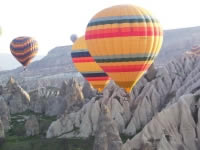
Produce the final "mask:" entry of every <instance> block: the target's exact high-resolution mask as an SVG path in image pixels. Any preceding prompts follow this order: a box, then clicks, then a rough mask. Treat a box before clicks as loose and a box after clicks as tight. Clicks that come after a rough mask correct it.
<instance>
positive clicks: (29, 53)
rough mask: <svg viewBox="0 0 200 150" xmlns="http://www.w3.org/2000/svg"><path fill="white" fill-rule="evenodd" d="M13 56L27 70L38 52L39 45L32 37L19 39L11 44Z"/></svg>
mask: <svg viewBox="0 0 200 150" xmlns="http://www.w3.org/2000/svg"><path fill="white" fill-rule="evenodd" d="M10 50H11V53H12V55H13V56H14V57H15V58H16V59H17V60H18V61H19V62H20V63H21V64H22V65H23V66H24V68H26V66H27V65H28V64H30V63H31V61H32V59H33V58H34V57H35V56H36V54H37V52H38V43H37V41H36V40H34V39H33V38H31V37H26V36H23V37H17V38H15V39H14V40H12V42H11V43H10Z"/></svg>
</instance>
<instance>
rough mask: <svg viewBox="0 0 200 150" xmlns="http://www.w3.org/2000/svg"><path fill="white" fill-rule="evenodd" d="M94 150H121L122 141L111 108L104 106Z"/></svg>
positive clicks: (102, 106) (100, 115)
mask: <svg viewBox="0 0 200 150" xmlns="http://www.w3.org/2000/svg"><path fill="white" fill-rule="evenodd" d="M100 111H101V112H100V114H99V120H98V125H97V130H96V133H95V142H94V148H93V150H121V148H122V141H121V138H120V136H119V132H118V128H117V126H116V124H115V122H114V121H113V119H112V117H111V112H110V110H109V108H108V107H107V106H106V105H104V104H102V105H101V109H100Z"/></svg>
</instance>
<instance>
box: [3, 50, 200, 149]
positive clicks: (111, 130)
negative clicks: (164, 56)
mask: <svg viewBox="0 0 200 150" xmlns="http://www.w3.org/2000/svg"><path fill="white" fill-rule="evenodd" d="M199 58H200V57H199V56H197V55H189V54H187V53H185V54H182V55H181V56H178V57H176V59H173V60H172V61H170V62H169V63H167V64H166V65H164V66H161V67H155V68H154V67H152V68H151V69H150V70H149V71H148V72H147V73H146V74H145V75H144V76H143V77H142V78H141V80H140V81H139V82H138V84H137V85H136V86H135V87H134V89H133V91H132V92H131V94H127V93H125V91H124V90H123V89H121V88H119V87H118V86H116V85H115V84H114V82H112V81H111V82H110V84H109V85H108V86H107V87H106V88H105V90H104V91H103V93H102V94H98V93H96V92H95V91H94V90H93V89H92V88H90V87H89V86H88V84H87V83H85V84H84V87H83V88H82V87H81V86H80V85H79V83H78V82H76V81H75V80H74V79H72V80H69V81H64V82H63V81H62V85H61V86H60V87H58V88H56V87H43V88H36V89H34V90H31V91H28V92H27V91H25V90H24V89H23V88H22V87H21V86H20V85H19V84H18V83H16V82H15V81H14V80H13V79H12V78H11V79H10V80H9V82H8V83H7V84H6V85H3V86H0V99H1V101H0V102H1V105H0V107H1V108H0V116H1V117H0V118H1V121H2V123H1V126H4V127H5V130H9V128H11V127H12V126H11V125H10V124H9V120H10V116H9V115H10V114H11V115H14V114H16V113H22V112H24V111H27V110H29V111H30V110H31V111H33V112H35V113H40V114H43V115H45V116H57V119H54V120H53V122H51V124H50V126H48V130H45V132H43V134H45V137H46V138H52V137H54V138H74V137H76V138H77V137H79V138H80V137H81V138H87V137H91V136H95V141H94V149H95V150H108V149H109V150H112V149H119V150H147V149H149V150H151V149H152V150H153V149H159V150H180V149H181V150H198V149H199V141H200V139H199V137H200V136H199V134H200V133H199V129H200V127H199V119H200V118H199V106H200V104H199V101H200V61H199ZM33 67H34V66H33ZM30 70H31V69H30ZM86 89H87V90H86ZM27 124H31V123H27ZM27 126H28V125H27ZM27 126H26V127H27ZM30 126H31V125H30ZM0 128H1V127H0ZM27 128H28V127H27ZM1 130H3V129H1ZM30 132H32V131H30ZM30 132H28V133H30ZM37 133H38V130H37ZM120 135H125V136H126V137H129V139H128V140H125V142H124V141H123V142H124V143H123V142H122V140H121V138H120ZM1 136H2V137H4V136H5V135H4V133H3V132H1Z"/></svg>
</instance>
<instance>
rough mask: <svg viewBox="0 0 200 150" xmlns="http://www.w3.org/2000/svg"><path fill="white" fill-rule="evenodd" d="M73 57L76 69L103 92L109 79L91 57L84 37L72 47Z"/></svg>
mask: <svg viewBox="0 0 200 150" xmlns="http://www.w3.org/2000/svg"><path fill="white" fill-rule="evenodd" d="M71 56H72V61H73V63H74V65H75V67H76V69H77V70H78V71H79V72H80V73H81V74H82V75H83V77H84V78H85V79H86V80H88V82H89V83H90V84H91V85H92V86H93V87H94V88H96V89H97V90H98V91H100V92H101V91H102V90H103V88H104V87H105V85H107V83H108V82H109V77H108V75H107V74H106V73H105V72H103V70H102V69H101V68H100V67H99V66H98V65H97V63H96V62H95V61H94V59H93V58H92V57H91V55H90V53H89V52H88V49H87V45H86V41H85V37H84V36H82V37H80V38H78V39H77V40H76V42H75V43H74V45H73V46H72V52H71Z"/></svg>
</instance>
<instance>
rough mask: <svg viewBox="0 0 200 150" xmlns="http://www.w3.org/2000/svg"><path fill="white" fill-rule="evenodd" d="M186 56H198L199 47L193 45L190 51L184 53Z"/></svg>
mask: <svg viewBox="0 0 200 150" xmlns="http://www.w3.org/2000/svg"><path fill="white" fill-rule="evenodd" d="M186 54H189V55H195V56H200V45H194V46H193V47H192V49H191V50H190V51H186Z"/></svg>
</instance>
